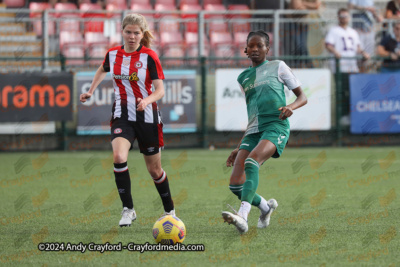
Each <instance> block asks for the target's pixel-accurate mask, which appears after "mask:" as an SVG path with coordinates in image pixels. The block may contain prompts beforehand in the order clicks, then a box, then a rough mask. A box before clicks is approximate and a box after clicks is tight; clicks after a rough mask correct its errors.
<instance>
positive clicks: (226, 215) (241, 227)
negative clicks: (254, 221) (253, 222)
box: [222, 205, 249, 234]
mask: <svg viewBox="0 0 400 267" xmlns="http://www.w3.org/2000/svg"><path fill="white" fill-rule="evenodd" d="M228 206H229V207H230V208H231V209H232V210H233V211H234V212H235V214H233V213H232V212H229V211H223V212H222V218H223V219H224V221H225V222H227V223H228V224H233V225H234V226H236V228H237V229H238V231H239V233H240V234H244V233H246V232H247V231H248V230H249V226H248V224H247V221H246V220H245V219H244V218H243V217H241V216H239V215H238V214H237V212H236V211H235V210H234V209H233V208H232V207H231V206H230V205H228Z"/></svg>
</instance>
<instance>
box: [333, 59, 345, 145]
mask: <svg viewBox="0 0 400 267" xmlns="http://www.w3.org/2000/svg"><path fill="white" fill-rule="evenodd" d="M335 64H336V73H335V76H336V77H335V78H336V81H335V84H336V145H337V146H339V147H340V146H342V138H343V134H342V127H341V125H340V119H341V117H342V104H343V97H342V94H343V88H342V73H341V71H340V59H338V58H335Z"/></svg>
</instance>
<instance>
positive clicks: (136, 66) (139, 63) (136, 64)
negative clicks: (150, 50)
mask: <svg viewBox="0 0 400 267" xmlns="http://www.w3.org/2000/svg"><path fill="white" fill-rule="evenodd" d="M141 67H143V63H142V62H141V61H136V62H135V68H137V69H140V68H141Z"/></svg>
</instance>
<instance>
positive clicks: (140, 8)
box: [131, 3, 153, 12]
mask: <svg viewBox="0 0 400 267" xmlns="http://www.w3.org/2000/svg"><path fill="white" fill-rule="evenodd" d="M131 10H132V11H135V12H140V11H143V10H145V11H146V10H153V7H152V6H151V5H150V4H142V3H132V5H131Z"/></svg>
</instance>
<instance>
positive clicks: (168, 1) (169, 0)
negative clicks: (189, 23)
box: [156, 0, 176, 8]
mask: <svg viewBox="0 0 400 267" xmlns="http://www.w3.org/2000/svg"><path fill="white" fill-rule="evenodd" d="M157 4H163V5H169V6H175V8H176V3H175V0H156V5H157Z"/></svg>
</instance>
